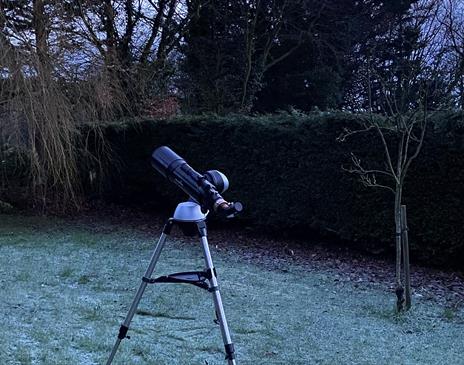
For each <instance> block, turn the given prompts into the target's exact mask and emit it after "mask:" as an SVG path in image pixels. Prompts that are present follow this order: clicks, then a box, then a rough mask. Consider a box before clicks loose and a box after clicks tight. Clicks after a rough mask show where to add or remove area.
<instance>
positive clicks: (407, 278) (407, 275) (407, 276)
mask: <svg viewBox="0 0 464 365" xmlns="http://www.w3.org/2000/svg"><path fill="white" fill-rule="evenodd" d="M401 231H402V234H401V243H402V246H403V266H404V286H405V297H406V298H405V299H406V310H409V309H410V308H411V304H412V298H411V272H410V268H409V239H408V220H407V216H406V205H402V206H401Z"/></svg>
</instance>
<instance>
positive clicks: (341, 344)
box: [0, 215, 464, 365]
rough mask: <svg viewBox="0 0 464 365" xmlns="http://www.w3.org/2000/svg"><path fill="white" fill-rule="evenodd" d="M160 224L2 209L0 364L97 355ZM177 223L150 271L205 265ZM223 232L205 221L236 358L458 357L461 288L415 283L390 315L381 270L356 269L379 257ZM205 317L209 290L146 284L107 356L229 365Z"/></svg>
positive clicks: (462, 340) (462, 338)
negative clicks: (407, 300) (404, 304)
mask: <svg viewBox="0 0 464 365" xmlns="http://www.w3.org/2000/svg"><path fill="white" fill-rule="evenodd" d="M158 228H159V223H158V222H155V223H153V226H152V225H151V224H135V225H125V224H123V223H122V221H121V220H116V221H111V220H109V219H98V218H96V216H94V217H92V218H91V219H89V218H85V219H81V218H80V219H76V220H74V221H72V220H70V219H66V220H63V219H58V218H44V217H31V216H18V215H0V290H1V291H0V292H1V294H2V295H1V296H0V318H2V327H3V331H1V332H0V343H1V345H2V346H0V363H1V364H11V365H13V364H47V365H48V364H60V365H62V364H80V365H83V364H89V365H90V364H103V363H104V362H105V359H106V357H107V356H108V354H109V352H110V350H111V347H112V345H113V343H114V340H115V338H116V335H117V331H118V329H119V325H120V323H121V321H122V320H123V319H124V316H125V314H126V313H127V309H128V307H129V305H130V303H131V301H132V299H133V296H134V294H135V290H136V288H137V287H138V285H139V282H140V278H141V276H142V275H143V273H144V271H145V269H146V266H147V264H148V260H149V258H150V254H151V251H152V249H153V246H154V243H155V242H156V240H157V235H158ZM173 233H174V235H173V236H174V237H173V239H172V240H168V242H167V245H166V247H165V250H164V252H163V254H162V256H161V260H160V263H159V266H158V267H157V270H156V274H157V275H159V274H168V273H172V272H176V271H188V270H196V269H201V268H202V267H203V258H202V254H201V249H200V247H199V244H198V243H197V241H196V240H189V239H186V238H184V237H182V236H180V235H179V234H178V232H177V231H175V232H173ZM225 233H227V232H225ZM225 233H224V232H215V231H213V230H212V231H211V235H210V243H211V249H212V255H213V260H214V261H215V264H216V267H217V270H218V274H219V280H220V285H221V290H222V295H223V299H224V304H225V310H226V314H227V317H228V320H229V325H230V328H231V332H232V337H233V339H234V342H235V346H236V350H237V355H238V364H243V365H259V364H464V358H463V355H462V354H463V353H464V335H463V333H464V310H463V308H462V305H460V298H461V296H460V295H461V294H462V295H464V293H462V292H460V291H456V290H455V291H454V292H447V293H445V294H443V293H442V294H439V295H438V294H437V298H435V299H437V300H435V299H432V300H430V298H432V297H433V296H434V295H433V293H434V292H433V289H430V290H429V289H427V287H426V285H425V284H424V287H420V288H419V286H418V285H417V287H416V288H415V296H414V306H413V309H412V310H411V311H410V312H408V313H406V314H401V315H397V314H395V312H394V296H393V295H392V292H391V290H390V288H389V285H388V284H386V282H385V281H386V280H387V279H386V278H385V277H383V276H382V275H383V274H382V272H381V270H380V272H379V274H378V276H377V277H376V278H374V280H371V279H372V276H371V279H366V277H365V276H363V273H364V272H367V271H369V270H371V269H369V268H372V266H375V265H376V264H372V265H369V264H366V262H365V261H363V260H362V259H356V265H355V266H357V267H360V268H361V269H360V270H359V269H357V271H356V272H353V271H350V270H346V268H345V266H346V262H347V261H348V260H349V261H354V259H352V258H347V259H343V258H342V259H341V260H340V259H334V258H330V257H329V259H330V261H331V263H332V264H331V265H325V264H323V263H321V260H320V259H319V256H321V251H320V250H319V249H317V248H314V247H312V248H311V247H310V248H307V249H306V254H305V256H304V257H303V256H302V255H300V251H299V249H298V248H293V247H285V248H282V250H281V255H279V254H278V253H279V252H277V254H276V252H274V251H275V250H274V251H273V250H267V249H266V248H265V247H266V246H263V247H262V248H260V247H255V245H253V244H252V243H250V242H251V241H252V240H253V239H252V238H250V237H249V236H248V235H246V234H241V233H240V234H234V235H231V237H232V239H231V242H228V241H226V238H227V237H228V235H227V234H225ZM236 241H237V242H236ZM240 242H241V243H242V245H241V243H240ZM301 252H303V250H302V251H301ZM322 261H325V260H322ZM434 273H436V274H437V277H439V276H440V275H441V276H443V275H448V274H443V273H439V272H437V271H431V274H430V275H431V276H430V278H433V277H434ZM461 279H462V278H460V277H456V278H454V279H453V281H452V282H453V283H455V284H456V286H455V287H458V288H461V286H460V285H461V284H462V281H461ZM428 281H429V282H431V281H433V279H430V280H428ZM426 284H429V283H426ZM459 290H460V289H459ZM450 298H451V299H452V300H450ZM213 319H214V310H213V304H212V300H211V298H210V295H209V294H208V293H207V292H206V291H202V290H201V289H199V288H196V287H193V286H188V285H172V284H159V285H156V286H149V287H148V288H147V291H146V293H145V295H144V297H143V300H142V302H141V305H140V307H139V311H138V314H137V315H136V316H135V318H134V321H133V322H132V325H131V329H130V331H129V335H130V336H131V339H126V340H124V341H123V342H122V345H121V347H120V351H119V352H118V354H117V355H116V359H115V362H114V363H115V364H125V365H128V364H159V365H163V364H166V365H167V364H170V365H172V364H186V365H187V364H188V365H191V364H199V365H200V364H203V365H205V364H209V365H213V364H225V362H224V361H223V360H224V355H223V346H222V342H221V338H220V331H219V328H218V326H217V325H216V324H215V323H214V322H213Z"/></svg>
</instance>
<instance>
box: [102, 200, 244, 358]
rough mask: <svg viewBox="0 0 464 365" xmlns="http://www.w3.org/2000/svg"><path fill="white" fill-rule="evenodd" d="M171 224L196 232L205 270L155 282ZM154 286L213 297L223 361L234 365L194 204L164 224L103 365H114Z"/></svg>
mask: <svg viewBox="0 0 464 365" xmlns="http://www.w3.org/2000/svg"><path fill="white" fill-rule="evenodd" d="M174 224H177V225H179V226H180V228H181V229H182V230H183V231H184V233H186V234H188V233H195V230H197V233H198V235H199V236H200V239H201V244H202V248H203V254H204V259H205V264H206V269H205V270H204V271H189V272H181V273H175V274H171V275H167V276H160V277H158V278H156V279H154V278H152V277H151V276H152V274H153V271H154V270H155V266H156V263H157V262H158V259H159V257H160V254H161V251H162V250H163V247H164V244H165V242H166V238H167V236H168V235H170V233H171V229H172V227H173V225H174ZM207 281H208V282H207ZM155 283H186V284H192V285H195V286H197V287H200V288H202V289H205V290H208V291H209V292H210V293H212V295H213V300H214V306H215V309H216V316H217V320H218V323H219V326H220V328H221V334H222V340H223V342H224V348H225V353H226V360H227V361H228V365H236V364H237V363H236V360H235V350H234V345H233V343H232V339H231V337H230V333H229V327H228V325H227V320H226V316H225V313H224V308H223V305H222V299H221V294H220V292H219V286H218V281H217V275H216V270H215V268H214V265H213V260H212V258H211V253H210V251H209V246H208V239H207V230H206V214H204V213H203V212H202V211H201V208H200V206H199V205H198V204H197V203H196V202H192V201H188V202H184V203H180V204H179V205H178V206H177V208H176V210H175V212H174V216H173V218H170V219H168V221H167V223H166V224H165V226H164V228H163V231H162V233H161V236H160V238H159V241H158V244H157V245H156V247H155V250H154V252H153V254H152V256H151V260H150V264H149V265H148V268H147V270H146V272H145V275H144V276H143V277H142V282H141V283H140V286H139V289H138V290H137V294H136V295H135V298H134V300H133V302H132V305H131V307H130V309H129V312H128V313H127V315H126V318H125V320H124V322H123V323H122V325H121V327H120V328H119V334H118V338H117V340H116V343H115V344H114V346H113V350H112V351H111V354H110V356H109V358H108V361H107V363H106V365H110V364H111V363H112V362H113V359H114V356H115V355H116V352H117V350H118V347H119V345H120V343H121V341H122V340H123V339H124V338H126V337H127V338H128V336H127V331H128V330H129V326H130V323H131V321H132V319H133V317H134V315H135V313H136V311H137V307H138V305H139V303H140V300H141V299H142V295H143V293H144V291H145V288H146V287H147V285H148V284H155Z"/></svg>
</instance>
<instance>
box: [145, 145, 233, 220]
mask: <svg viewBox="0 0 464 365" xmlns="http://www.w3.org/2000/svg"><path fill="white" fill-rule="evenodd" d="M151 157H152V159H151V163H152V166H153V167H154V168H155V169H156V170H157V171H158V172H159V173H160V174H161V175H163V176H164V177H165V178H167V179H168V180H170V181H172V182H173V183H174V184H176V185H177V186H178V187H180V188H181V189H182V190H183V191H184V192H186V193H187V194H188V195H190V197H191V198H192V199H194V200H195V201H196V202H198V203H199V204H200V206H201V208H202V210H204V211H206V210H211V211H214V212H216V213H218V214H220V215H223V216H225V217H232V216H235V215H236V214H237V213H239V212H240V211H241V210H242V204H241V203H239V202H236V203H228V202H227V201H226V200H225V199H224V198H223V197H222V196H221V194H220V193H219V192H218V189H220V190H221V191H225V190H226V189H227V187H228V185H229V182H228V180H227V178H226V177H225V176H224V175H223V174H221V173H219V174H218V173H217V172H216V171H214V173H212V171H211V172H210V171H209V172H207V173H206V174H205V175H201V174H199V173H198V172H197V171H195V170H194V169H193V168H192V167H190V166H189V165H188V164H187V162H185V160H184V159H183V158H182V157H180V156H179V155H178V154H177V153H175V152H174V151H173V150H171V149H170V148H169V147H167V146H161V147H159V148H157V149H156V150H155V151H154V152H153V153H152V156H151ZM222 176H223V177H224V178H222ZM215 184H217V185H219V186H217V185H215Z"/></svg>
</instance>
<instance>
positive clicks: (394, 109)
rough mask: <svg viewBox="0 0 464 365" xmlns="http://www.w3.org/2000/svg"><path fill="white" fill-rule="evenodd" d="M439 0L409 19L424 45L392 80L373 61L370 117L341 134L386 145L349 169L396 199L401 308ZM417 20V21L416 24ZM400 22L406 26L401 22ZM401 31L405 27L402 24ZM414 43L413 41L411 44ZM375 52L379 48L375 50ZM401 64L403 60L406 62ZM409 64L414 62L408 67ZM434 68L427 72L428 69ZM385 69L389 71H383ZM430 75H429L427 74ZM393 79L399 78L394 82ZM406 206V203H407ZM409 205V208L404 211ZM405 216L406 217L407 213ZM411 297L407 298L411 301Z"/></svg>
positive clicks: (353, 159)
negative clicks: (409, 191)
mask: <svg viewBox="0 0 464 365" xmlns="http://www.w3.org/2000/svg"><path fill="white" fill-rule="evenodd" d="M438 5H439V4H438V2H436V1H430V2H426V3H423V4H422V5H421V6H422V7H420V8H414V9H413V10H412V11H413V12H414V14H413V15H414V16H411V19H412V20H411V19H409V20H408V22H411V21H412V22H413V23H412V26H413V27H414V28H415V29H420V30H421V34H420V37H419V39H418V40H417V44H419V45H421V47H419V48H417V49H415V50H414V52H411V53H410V55H409V56H408V59H406V60H404V61H405V62H402V64H403V66H402V67H401V68H394V69H392V70H391V74H389V75H388V76H389V78H390V81H386V80H385V79H384V78H383V76H382V75H381V74H379V72H378V71H377V70H376V68H375V67H373V66H372V65H371V63H370V62H369V61H370V60H367V65H366V80H365V82H366V89H367V94H368V96H367V97H368V113H369V119H368V121H367V122H365V123H364V124H363V125H362V127H361V128H356V129H354V130H350V129H346V130H345V131H344V132H343V133H342V135H341V136H340V137H339V140H340V141H345V140H346V139H347V138H350V137H352V136H354V135H356V134H365V133H372V132H374V133H375V134H376V135H377V136H378V138H379V142H380V145H381V148H382V150H383V156H384V159H383V161H382V163H380V164H378V165H379V166H380V168H379V167H375V168H372V167H369V166H366V164H365V162H364V161H362V160H361V158H359V157H358V156H356V155H355V154H353V153H352V154H351V162H352V163H351V167H349V168H344V169H345V170H346V171H348V172H350V173H353V174H355V175H357V176H358V177H359V179H360V181H361V183H362V184H363V185H364V186H366V187H373V188H379V189H384V190H387V191H389V192H390V193H392V196H393V199H394V222H395V247H396V266H395V277H396V278H395V282H396V295H397V310H398V311H401V310H403V309H404V305H405V304H406V309H409V308H410V306H411V290H410V279H409V262H408V261H409V259H408V258H407V260H406V261H405V262H404V263H405V268H404V269H405V273H406V278H405V280H406V284H407V287H406V298H405V296H404V294H405V289H404V286H403V280H402V278H401V272H402V260H403V258H404V257H403V254H405V253H406V254H407V256H408V257H409V254H408V252H409V247H407V237H406V235H405V234H404V227H405V225H406V222H405V221H404V220H403V221H402V219H403V218H404V219H405V214H403V215H402V206H403V194H404V184H405V180H406V177H407V175H408V172H409V170H410V167H411V164H412V163H413V162H414V161H415V160H416V159H417V157H418V156H419V154H420V152H421V150H422V147H423V145H424V140H425V135H426V131H427V124H428V114H429V111H430V106H429V105H428V100H430V97H431V95H430V94H431V93H432V92H433V91H434V88H433V84H434V79H435V78H436V77H437V75H438V70H439V65H437V64H430V60H431V58H432V55H433V53H434V52H436V50H435V49H434V48H433V47H431V45H432V44H433V43H434V42H435V41H436V39H437V35H438V34H439V31H438V29H437V27H438V24H437V22H435V20H436V17H437V14H438ZM410 24H411V23H410ZM399 27H402V25H401V23H400V24H399ZM400 30H401V29H400ZM407 46H408V47H409V45H407ZM372 53H373V54H375V49H373V50H372ZM400 64H401V63H400ZM404 65H411V66H408V68H406V67H405V66H404ZM426 70H428V71H427V72H425V71H426ZM383 74H384V72H383ZM424 74H425V76H424ZM373 80H375V82H376V83H377V84H380V91H379V92H380V94H381V95H380V96H379V95H376V99H377V104H376V105H375V106H374V105H373V95H372V84H373ZM391 80H393V82H392V81H391ZM403 207H404V206H403ZM404 209H405V208H403V210H404ZM403 216H404V217H403ZM405 302H406V303H405Z"/></svg>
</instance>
